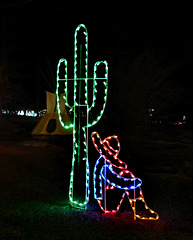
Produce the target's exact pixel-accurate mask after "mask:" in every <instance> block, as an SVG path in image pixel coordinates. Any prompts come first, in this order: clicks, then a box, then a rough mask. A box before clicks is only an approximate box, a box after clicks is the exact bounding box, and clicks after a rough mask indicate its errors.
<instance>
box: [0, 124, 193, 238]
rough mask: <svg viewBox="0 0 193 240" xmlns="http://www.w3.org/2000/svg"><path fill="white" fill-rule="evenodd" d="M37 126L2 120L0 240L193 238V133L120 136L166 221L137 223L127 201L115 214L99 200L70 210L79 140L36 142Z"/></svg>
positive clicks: (149, 197)
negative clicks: (106, 211) (73, 159)
mask: <svg viewBox="0 0 193 240" xmlns="http://www.w3.org/2000/svg"><path fill="white" fill-rule="evenodd" d="M33 125H34V122H33V123H30V124H26V123H25V122H22V121H20V123H18V122H15V121H14V122H13V121H11V122H9V121H7V122H6V121H3V122H1V123H0V209H1V211H0V239H2V240H4V239H5V240H7V239H28V240H29V239H33V240H34V239H39V240H41V239H48V240H51V239H54V240H57V239H117V238H121V239H129V240H131V239H150V240H151V239H170V240H171V239H184V240H186V239H190V240H192V239H193V220H192V218H193V187H192V186H193V185H192V183H193V157H192V156H193V155H192V153H193V147H192V144H193V134H192V133H193V132H192V131H190V130H181V129H180V130H179V129H172V130H171V129H170V130H168V129H167V130H166V129H158V130H155V129H154V130H153V131H149V130H148V134H147V133H144V132H143V133H140V138H136V136H135V137H133V138H131V137H130V138H128V139H127V138H126V137H124V136H121V139H122V141H123V144H122V150H121V151H122V153H120V158H121V159H123V160H124V161H126V162H127V163H128V165H129V166H130V170H131V171H132V172H134V173H135V175H136V176H138V177H140V178H141V179H142V180H143V192H144V196H145V199H146V201H147V203H148V205H150V207H151V208H152V209H154V210H156V211H157V212H158V214H159V216H160V219H159V220H158V221H142V220H136V221H134V220H133V213H132V211H131V208H129V207H127V202H125V203H124V204H123V207H122V208H121V209H120V211H119V212H118V213H117V214H115V215H108V214H103V213H102V212H101V211H100V209H99V208H98V205H97V203H96V202H95V200H94V199H93V197H92V196H91V201H90V204H89V206H88V210H80V209H73V208H71V207H70V206H69V203H68V186H69V176H70V169H71V155H72V136H63V137H55V138H52V137H50V138H45V137H42V138H41V137H40V138H32V137H31V135H30V131H31V128H32V127H33ZM147 135H148V136H149V137H147ZM126 146H127V150H128V149H129V153H130V154H129V155H128V152H127V151H125V148H126ZM90 149H91V154H92V153H94V148H92V147H90ZM93 156H94V157H93V158H94V159H95V160H96V156H97V154H96V153H95V154H94V155H93ZM91 161H93V162H94V160H92V159H91ZM92 167H93V165H92V164H91V168H92Z"/></svg>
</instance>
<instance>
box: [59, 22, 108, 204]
mask: <svg viewBox="0 0 193 240" xmlns="http://www.w3.org/2000/svg"><path fill="white" fill-rule="evenodd" d="M107 88H108V64H107V62H106V61H98V62H96V63H95V64H94V73H93V77H92V78H89V77H88V32H87V28H86V27H85V25H83V24H80V25H79V26H78V27H77V28H76V30H75V35H74V77H73V78H68V77H67V60H66V59H64V58H62V59H60V60H59V62H58V66H57V86H56V96H57V109H58V115H59V121H60V123H61V125H62V126H63V127H64V128H65V129H69V128H73V153H72V169H71V173H70V186H69V200H70V203H71V206H73V207H78V208H85V207H86V206H87V203H88V201H89V193H90V190H89V178H90V170H89V160H88V128H89V127H91V126H93V125H95V124H96V123H97V122H98V121H99V120H100V118H101V117H102V115H103V112H104V109H105V105H106V100H107ZM98 89H100V91H97V90H98ZM62 93H65V94H64V100H65V104H66V107H67V108H69V109H70V111H71V113H73V118H72V121H71V122H72V123H70V124H66V123H65V122H64V121H63V119H62V116H61V109H60V101H59V99H60V94H62Z"/></svg>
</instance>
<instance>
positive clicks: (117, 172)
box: [92, 132, 159, 220]
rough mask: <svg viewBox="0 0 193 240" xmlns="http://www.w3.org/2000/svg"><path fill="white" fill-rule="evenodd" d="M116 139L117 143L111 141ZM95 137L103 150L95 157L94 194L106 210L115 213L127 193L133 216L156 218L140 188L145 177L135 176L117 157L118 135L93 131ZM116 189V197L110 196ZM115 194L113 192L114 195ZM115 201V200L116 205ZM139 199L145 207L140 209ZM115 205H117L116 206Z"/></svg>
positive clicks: (95, 144)
mask: <svg viewBox="0 0 193 240" xmlns="http://www.w3.org/2000/svg"><path fill="white" fill-rule="evenodd" d="M113 140H114V146H113V145H112V142H113ZM92 141H93V143H94V146H95V148H96V150H97V151H98V152H99V153H100V157H99V158H98V160H97V161H96V164H95V167H94V173H93V185H94V198H95V199H96V200H97V201H98V204H99V206H100V208H101V209H102V211H104V212H105V213H116V212H117V211H118V210H119V208H120V206H121V204H122V202H123V199H124V197H125V195H127V197H128V199H129V202H130V205H131V208H132V210H133V213H134V220H135V219H136V218H139V219H143V220H145V219H146V220H157V219H158V218H159V216H158V214H157V213H156V212H155V211H153V210H152V209H150V208H149V207H148V206H147V204H146V202H145V200H144V196H143V192H142V189H141V185H142V181H141V179H140V178H136V177H135V176H134V174H133V173H132V172H130V171H129V170H127V165H126V164H125V163H124V162H123V161H121V160H120V159H119V158H118V154H119V151H120V143H119V140H118V137H117V136H111V137H107V138H105V139H104V140H103V141H102V140H101V138H100V136H99V134H98V133H97V132H93V133H92ZM113 191H115V194H116V195H119V196H118V198H117V197H116V196H115V198H116V199H112V194H111V198H110V199H109V200H110V201H108V200H107V198H108V197H109V196H110V194H109V193H112V192H113ZM115 194H114V195H115ZM112 201H115V205H113V203H112ZM138 203H140V204H142V207H143V208H144V210H145V214H144V213H143V212H144V211H143V212H140V211H138V209H137V205H138ZM113 207H114V208H113Z"/></svg>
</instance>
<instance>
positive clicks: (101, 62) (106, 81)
mask: <svg viewBox="0 0 193 240" xmlns="http://www.w3.org/2000/svg"><path fill="white" fill-rule="evenodd" d="M100 64H104V65H105V76H104V77H103V78H97V67H98V66H99V65H100ZM97 80H98V81H101V80H102V81H103V84H104V101H103V104H102V105H101V106H102V109H101V111H100V113H99V115H98V116H96V117H95V119H94V120H92V122H89V123H88V125H87V127H91V126H93V125H95V124H96V123H97V122H98V121H99V120H100V119H101V117H102V115H103V113H104V110H105V106H106V101H107V89H108V64H107V62H106V61H98V62H96V63H95V65H94V80H93V101H92V105H91V106H90V108H89V112H90V111H91V109H92V108H94V107H95V104H96V93H97V88H96V86H97Z"/></svg>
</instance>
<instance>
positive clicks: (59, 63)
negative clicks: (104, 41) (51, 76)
mask: <svg viewBox="0 0 193 240" xmlns="http://www.w3.org/2000/svg"><path fill="white" fill-rule="evenodd" d="M61 63H64V64H65V75H64V78H62V79H61V78H60V77H59V69H60V65H61ZM56 81H57V82H56V102H57V109H58V117H59V121H60V124H61V125H62V127H64V128H65V129H69V128H72V127H73V124H70V125H66V124H65V123H64V122H63V120H62V116H61V111H60V97H59V82H60V81H65V90H64V92H65V96H64V97H63V98H64V99H65V105H66V106H68V107H69V108H71V107H70V106H69V104H68V97H67V96H68V88H67V60H66V59H64V58H62V59H60V60H59V62H58V66H57V76H56Z"/></svg>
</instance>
